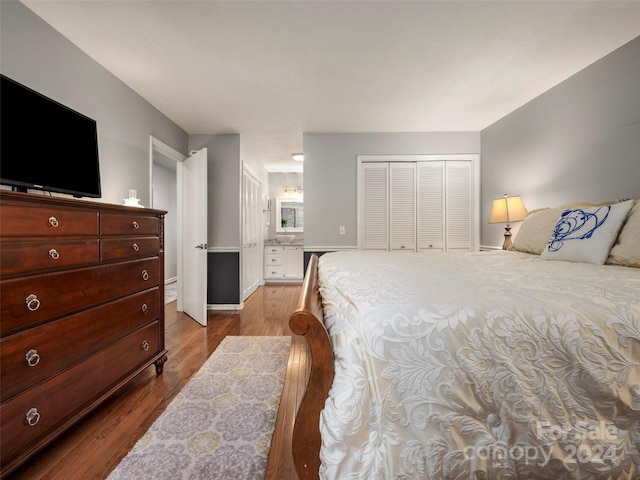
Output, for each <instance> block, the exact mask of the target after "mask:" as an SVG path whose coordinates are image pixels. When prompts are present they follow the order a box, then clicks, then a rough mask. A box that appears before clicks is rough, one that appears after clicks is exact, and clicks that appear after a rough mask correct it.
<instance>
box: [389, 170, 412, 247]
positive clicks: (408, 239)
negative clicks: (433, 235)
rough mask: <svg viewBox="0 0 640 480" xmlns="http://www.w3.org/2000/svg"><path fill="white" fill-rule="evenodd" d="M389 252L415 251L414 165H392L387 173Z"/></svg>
mask: <svg viewBox="0 0 640 480" xmlns="http://www.w3.org/2000/svg"><path fill="white" fill-rule="evenodd" d="M389 198H390V202H389V217H390V218H389V222H390V232H389V234H390V247H391V250H406V251H415V249H416V164H415V163H392V164H390V172H389Z"/></svg>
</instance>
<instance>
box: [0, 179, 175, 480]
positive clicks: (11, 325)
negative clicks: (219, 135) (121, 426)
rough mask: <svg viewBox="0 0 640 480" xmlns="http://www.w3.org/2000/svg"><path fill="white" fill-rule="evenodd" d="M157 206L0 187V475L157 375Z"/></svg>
mask: <svg viewBox="0 0 640 480" xmlns="http://www.w3.org/2000/svg"><path fill="white" fill-rule="evenodd" d="M165 213H166V212H163V211H159V210H151V209H143V208H135V207H125V206H120V205H110V204H104V203H98V202H93V201H84V200H75V199H71V198H58V197H49V196H44V195H34V194H24V193H15V192H10V191H6V190H3V191H0V275H1V276H0V309H1V311H0V369H1V371H0V375H1V376H0V387H1V388H0V397H1V398H0V400H1V405H0V432H1V433H0V462H1V463H0V465H1V472H0V474H1V475H2V476H5V475H6V474H8V473H9V472H11V471H12V470H14V469H15V468H16V467H17V466H19V465H20V464H21V463H23V462H24V461H25V460H27V459H28V458H29V457H31V456H33V455H34V454H35V453H36V452H37V451H38V450H39V449H40V448H42V447H43V446H45V445H46V444H47V443H49V442H51V441H52V440H53V439H54V438H56V436H58V435H59V434H61V433H62V432H63V431H64V430H65V429H67V428H69V427H70V426H71V425H72V424H73V423H74V422H76V421H77V420H78V419H80V418H81V417H82V416H84V415H86V414H88V413H89V412H90V411H91V410H92V409H93V408H94V407H96V406H97V405H98V404H100V403H101V402H102V401H103V400H105V399H106V398H107V397H109V395H111V394H112V393H113V392H115V391H116V390H117V389H118V388H120V387H121V386H122V385H124V384H125V383H126V382H128V381H129V380H131V379H132V378H133V377H134V376H136V375H137V374H138V373H140V372H141V371H142V370H144V369H145V368H147V367H149V366H150V365H151V364H155V368H156V373H157V374H160V373H162V369H163V365H164V362H165V361H166V359H167V356H166V353H167V351H166V350H165V348H164V235H163V234H164V214H165Z"/></svg>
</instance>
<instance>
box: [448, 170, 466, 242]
mask: <svg viewBox="0 0 640 480" xmlns="http://www.w3.org/2000/svg"><path fill="white" fill-rule="evenodd" d="M445 179H446V180H445V182H446V244H447V251H448V252H469V251H471V245H472V244H473V238H472V236H473V225H472V219H473V210H472V198H473V196H472V195H473V179H472V169H471V162H468V161H448V162H446V173H445Z"/></svg>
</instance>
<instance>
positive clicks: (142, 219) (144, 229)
mask: <svg viewBox="0 0 640 480" xmlns="http://www.w3.org/2000/svg"><path fill="white" fill-rule="evenodd" d="M100 222H101V224H102V226H101V230H102V232H101V233H102V235H158V234H159V233H160V232H159V231H158V230H159V223H158V218H157V217H148V216H144V215H135V214H133V215H124V214H123V215H118V214H115V213H103V214H102V216H101V220H100Z"/></svg>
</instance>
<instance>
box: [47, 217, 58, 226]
mask: <svg viewBox="0 0 640 480" xmlns="http://www.w3.org/2000/svg"><path fill="white" fill-rule="evenodd" d="M49 225H51V226H52V227H53V228H56V227H57V226H58V219H57V218H56V217H49Z"/></svg>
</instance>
